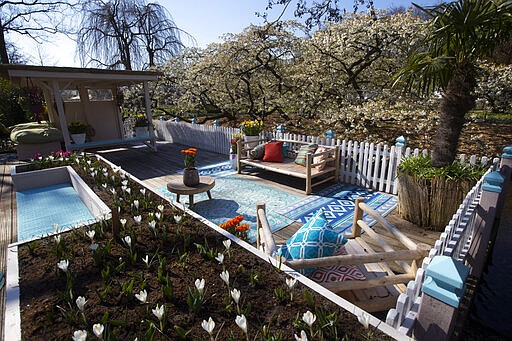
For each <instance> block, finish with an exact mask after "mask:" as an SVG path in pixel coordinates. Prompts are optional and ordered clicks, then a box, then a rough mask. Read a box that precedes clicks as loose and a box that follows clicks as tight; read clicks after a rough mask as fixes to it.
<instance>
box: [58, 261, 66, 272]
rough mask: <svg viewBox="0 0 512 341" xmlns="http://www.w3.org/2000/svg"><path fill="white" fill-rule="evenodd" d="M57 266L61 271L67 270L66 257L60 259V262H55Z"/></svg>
mask: <svg viewBox="0 0 512 341" xmlns="http://www.w3.org/2000/svg"><path fill="white" fill-rule="evenodd" d="M57 266H58V267H59V269H61V270H62V271H64V272H68V266H69V261H68V260H67V259H64V260H61V261H60V262H58V263H57Z"/></svg>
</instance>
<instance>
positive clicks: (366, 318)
mask: <svg viewBox="0 0 512 341" xmlns="http://www.w3.org/2000/svg"><path fill="white" fill-rule="evenodd" d="M357 319H358V320H359V323H361V324H362V325H363V326H364V327H365V328H366V329H368V327H369V325H370V315H368V314H365V313H362V314H361V315H357Z"/></svg>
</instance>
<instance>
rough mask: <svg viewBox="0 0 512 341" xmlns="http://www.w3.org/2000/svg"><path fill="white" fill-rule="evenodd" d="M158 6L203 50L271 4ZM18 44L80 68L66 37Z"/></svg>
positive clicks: (206, 0) (43, 60) (41, 60)
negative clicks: (36, 42) (162, 7)
mask: <svg viewBox="0 0 512 341" xmlns="http://www.w3.org/2000/svg"><path fill="white" fill-rule="evenodd" d="M150 1H151V0H150ZM153 1H155V0H153ZM342 1H344V3H345V4H346V6H347V10H348V11H351V10H352V5H353V1H352V0H342ZM156 2H159V3H160V4H161V5H163V6H164V7H166V8H167V10H168V11H169V13H170V14H171V16H172V17H173V19H174V22H175V23H176V25H177V26H178V27H179V28H181V29H182V30H184V31H186V32H188V33H189V34H191V35H192V36H193V37H194V38H195V40H196V42H197V45H198V46H200V47H205V46H206V45H208V44H209V43H212V42H219V41H221V38H220V37H221V36H222V35H223V34H225V33H239V32H241V31H242V30H243V29H244V28H245V27H247V26H249V25H250V24H256V25H257V24H261V23H262V19H261V18H259V17H257V16H256V15H255V12H262V11H264V10H265V6H266V4H267V0H187V1H184V0H157V1H156ZM438 2H439V0H435V1H424V0H419V1H415V3H417V4H418V5H421V6H426V5H432V4H435V3H438ZM374 4H375V7H376V8H383V9H384V8H389V7H399V6H404V7H409V6H411V1H404V0H393V1H384V0H375V1H374ZM279 13H280V12H278V11H277V10H274V11H273V12H271V13H270V17H269V18H270V19H275V18H276V17H277V16H278V14H279ZM286 17H287V18H292V17H293V8H288V12H287V15H286ZM13 38H15V37H13ZM16 40H17V41H18V45H19V46H22V47H23V49H24V51H25V52H26V53H27V54H29V55H31V56H32V57H33V62H32V63H33V64H39V65H40V64H44V65H47V66H50V65H53V66H79V61H78V59H75V44H74V42H73V41H72V40H71V39H69V38H67V37H65V36H62V35H55V36H54V37H53V39H51V40H50V42H45V43H44V45H41V46H40V47H39V49H38V47H37V44H34V43H33V42H32V41H31V40H30V39H28V38H19V37H16ZM185 43H187V42H185ZM188 45H191V44H188Z"/></svg>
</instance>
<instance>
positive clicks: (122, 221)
mask: <svg viewBox="0 0 512 341" xmlns="http://www.w3.org/2000/svg"><path fill="white" fill-rule="evenodd" d="M119 221H120V222H121V225H123V228H124V227H125V225H126V219H124V218H123V219H119Z"/></svg>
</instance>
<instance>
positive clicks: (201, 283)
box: [194, 278, 205, 294]
mask: <svg viewBox="0 0 512 341" xmlns="http://www.w3.org/2000/svg"><path fill="white" fill-rule="evenodd" d="M194 284H195V286H196V289H197V291H199V293H200V294H202V293H203V292H204V284H205V280H204V278H201V279H199V278H198V279H196V281H195V283H194Z"/></svg>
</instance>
